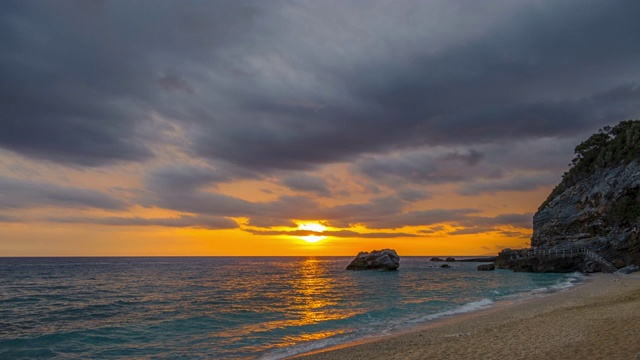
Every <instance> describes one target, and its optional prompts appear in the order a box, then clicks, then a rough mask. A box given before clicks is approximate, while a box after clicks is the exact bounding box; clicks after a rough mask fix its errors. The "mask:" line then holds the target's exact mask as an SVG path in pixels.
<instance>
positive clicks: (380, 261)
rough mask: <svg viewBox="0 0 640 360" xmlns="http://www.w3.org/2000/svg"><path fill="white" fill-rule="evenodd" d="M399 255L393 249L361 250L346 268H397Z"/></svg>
mask: <svg viewBox="0 0 640 360" xmlns="http://www.w3.org/2000/svg"><path fill="white" fill-rule="evenodd" d="M398 267H400V257H399V256H398V254H397V253H396V251H395V250H392V249H383V250H373V251H372V252H370V253H369V252H365V251H362V252H360V253H358V255H357V256H356V258H355V259H353V261H351V263H350V264H349V265H348V266H347V270H398Z"/></svg>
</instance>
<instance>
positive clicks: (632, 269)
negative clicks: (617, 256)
mask: <svg viewBox="0 0 640 360" xmlns="http://www.w3.org/2000/svg"><path fill="white" fill-rule="evenodd" d="M636 271H640V266H638V265H629V266H626V267H623V268H622V269H618V271H616V272H615V273H614V274H624V275H626V274H631V273H632V272H636Z"/></svg>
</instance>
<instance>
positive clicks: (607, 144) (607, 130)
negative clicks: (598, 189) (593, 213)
mask: <svg viewBox="0 0 640 360" xmlns="http://www.w3.org/2000/svg"><path fill="white" fill-rule="evenodd" d="M574 152H575V155H576V156H575V158H573V160H571V164H569V166H570V168H569V171H567V172H565V173H564V175H563V176H562V181H561V182H560V184H558V186H556V187H555V188H554V189H553V191H551V194H549V196H548V197H547V199H546V200H545V201H544V202H543V203H542V205H540V207H539V208H538V210H542V209H544V208H545V207H546V206H547V205H548V204H549V202H550V201H551V200H552V199H553V198H555V197H556V196H557V195H559V194H561V193H562V192H563V191H564V190H566V189H568V188H570V187H571V186H573V185H575V184H576V183H577V182H578V181H580V180H582V179H584V178H586V177H588V176H590V175H591V174H593V173H594V172H595V171H596V170H599V169H606V168H613V167H616V166H620V165H626V164H628V163H630V162H631V161H633V160H636V159H640V120H627V121H622V122H620V123H619V124H618V125H616V126H614V127H611V126H605V127H604V128H602V129H600V130H599V131H598V132H597V133H595V134H593V135H591V136H590V137H589V138H588V139H587V140H585V141H583V142H582V143H580V144H579V145H578V146H576V147H575V149H574ZM623 205H624V204H623ZM624 207H626V205H624V206H622V208H624Z"/></svg>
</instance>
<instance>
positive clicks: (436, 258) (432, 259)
mask: <svg viewBox="0 0 640 360" xmlns="http://www.w3.org/2000/svg"><path fill="white" fill-rule="evenodd" d="M431 261H444V260H442V259H441V258H439V257H432V258H431Z"/></svg>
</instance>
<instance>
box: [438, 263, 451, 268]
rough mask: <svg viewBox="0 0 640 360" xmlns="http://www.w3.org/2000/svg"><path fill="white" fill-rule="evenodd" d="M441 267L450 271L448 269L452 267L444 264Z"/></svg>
mask: <svg viewBox="0 0 640 360" xmlns="http://www.w3.org/2000/svg"><path fill="white" fill-rule="evenodd" d="M440 267H441V268H443V269H448V268H450V267H451V265H448V264H442V265H440Z"/></svg>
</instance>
